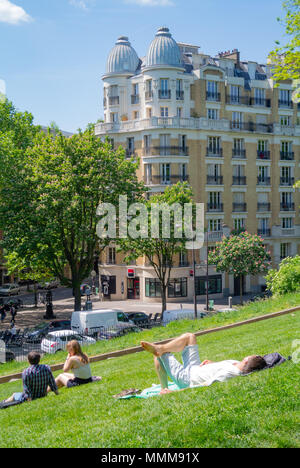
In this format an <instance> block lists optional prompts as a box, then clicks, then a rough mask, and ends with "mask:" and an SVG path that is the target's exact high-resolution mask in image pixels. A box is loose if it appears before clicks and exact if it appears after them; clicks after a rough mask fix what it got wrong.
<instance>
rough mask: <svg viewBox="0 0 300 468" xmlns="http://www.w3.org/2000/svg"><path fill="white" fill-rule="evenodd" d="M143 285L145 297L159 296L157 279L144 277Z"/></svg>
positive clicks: (159, 290)
mask: <svg viewBox="0 0 300 468" xmlns="http://www.w3.org/2000/svg"><path fill="white" fill-rule="evenodd" d="M145 286H146V287H145V295H146V297H161V284H160V281H159V279H157V278H146V279H145Z"/></svg>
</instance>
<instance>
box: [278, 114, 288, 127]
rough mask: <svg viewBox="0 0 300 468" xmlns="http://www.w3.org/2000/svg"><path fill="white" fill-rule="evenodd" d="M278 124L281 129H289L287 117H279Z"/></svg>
mask: <svg viewBox="0 0 300 468" xmlns="http://www.w3.org/2000/svg"><path fill="white" fill-rule="evenodd" d="M279 123H280V125H281V126H282V127H289V126H290V124H291V118H290V116H289V115H280V116H279Z"/></svg>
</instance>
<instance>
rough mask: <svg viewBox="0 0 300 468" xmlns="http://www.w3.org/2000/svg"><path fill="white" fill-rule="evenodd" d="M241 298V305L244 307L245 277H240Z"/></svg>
mask: <svg viewBox="0 0 300 468" xmlns="http://www.w3.org/2000/svg"><path fill="white" fill-rule="evenodd" d="M240 298H241V305H243V275H240Z"/></svg>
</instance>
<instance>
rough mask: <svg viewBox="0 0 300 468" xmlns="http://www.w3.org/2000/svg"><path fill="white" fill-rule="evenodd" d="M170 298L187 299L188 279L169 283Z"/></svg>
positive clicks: (178, 279)
mask: <svg viewBox="0 0 300 468" xmlns="http://www.w3.org/2000/svg"><path fill="white" fill-rule="evenodd" d="M168 297H187V278H176V279H172V280H171V281H170V282H169V286H168Z"/></svg>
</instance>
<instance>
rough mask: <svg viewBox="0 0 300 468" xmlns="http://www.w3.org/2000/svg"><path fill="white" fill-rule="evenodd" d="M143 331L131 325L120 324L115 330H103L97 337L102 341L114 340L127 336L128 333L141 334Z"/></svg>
mask: <svg viewBox="0 0 300 468" xmlns="http://www.w3.org/2000/svg"><path fill="white" fill-rule="evenodd" d="M140 331H141V329H140V328H139V327H137V326H135V325H133V324H130V323H122V324H121V323H119V324H118V325H117V326H116V327H114V328H108V329H105V328H103V329H101V330H100V331H99V332H98V334H97V337H98V339H100V340H112V339H113V338H119V337H120V336H124V335H127V333H139V332H140Z"/></svg>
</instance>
